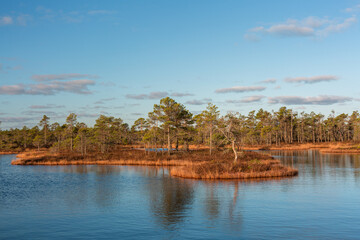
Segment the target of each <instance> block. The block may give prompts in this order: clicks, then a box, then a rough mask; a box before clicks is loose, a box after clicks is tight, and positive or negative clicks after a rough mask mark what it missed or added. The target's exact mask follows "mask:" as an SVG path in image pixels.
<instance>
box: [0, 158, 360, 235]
mask: <svg viewBox="0 0 360 240" xmlns="http://www.w3.org/2000/svg"><path fill="white" fill-rule="evenodd" d="M271 153H272V154H273V155H275V156H276V157H277V158H279V159H281V161H283V163H284V164H286V165H290V166H294V167H296V168H298V169H299V176H297V177H294V178H287V179H278V180H271V181H196V180H188V179H187V180H186V179H179V178H172V177H170V176H169V175H168V171H167V169H162V168H153V167H130V166H12V165H10V161H11V159H13V158H14V155H3V156H0V239H75V238H76V239H79V238H83V239H109V238H110V239H111V238H112V239H239V238H243V239H290V238H291V239H304V238H310V239H359V238H360V205H359V204H360V155H348V154H343V155H328V154H327V155H320V154H319V153H318V152H316V151H298V152H279V151H272V152H271Z"/></svg>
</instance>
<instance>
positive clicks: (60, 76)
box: [31, 73, 98, 82]
mask: <svg viewBox="0 0 360 240" xmlns="http://www.w3.org/2000/svg"><path fill="white" fill-rule="evenodd" d="M31 78H32V79H33V80H35V81H38V82H43V81H52V80H68V79H76V78H91V79H94V78H98V76H97V75H90V74H80V73H63V74H44V75H32V76H31Z"/></svg>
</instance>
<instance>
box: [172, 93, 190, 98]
mask: <svg viewBox="0 0 360 240" xmlns="http://www.w3.org/2000/svg"><path fill="white" fill-rule="evenodd" d="M171 96H173V97H187V96H194V94H192V93H181V92H174V93H172V94H171Z"/></svg>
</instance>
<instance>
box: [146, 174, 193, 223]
mask: <svg viewBox="0 0 360 240" xmlns="http://www.w3.org/2000/svg"><path fill="white" fill-rule="evenodd" d="M147 190H148V194H149V204H150V209H151V211H152V212H153V214H154V216H155V217H156V219H157V220H158V221H159V222H160V224H161V225H163V226H164V227H166V228H174V227H176V226H177V225H178V223H180V222H182V221H184V218H185V217H186V211H187V209H189V208H190V207H191V204H192V203H193V199H194V189H193V187H192V184H191V183H190V182H189V181H186V180H183V179H177V178H170V177H166V176H163V177H162V178H161V180H160V181H153V182H151V183H150V184H148V185H147Z"/></svg>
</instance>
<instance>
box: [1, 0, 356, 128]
mask: <svg viewBox="0 0 360 240" xmlns="http://www.w3.org/2000/svg"><path fill="white" fill-rule="evenodd" d="M359 19H360V0H356V1H355V0H342V1H338V0H317V1H311V0H307V1H304V0H292V1H286V0H281V1H280V0H272V1H268V0H262V1H260V0H242V1H237V0H236V1H231V0H218V1H213V0H197V1H187V0H181V1H180V0H174V1H160V0H159V1H156V0H144V1H140V0H139V1H137V0H131V1H130V0H106V1H92V0H86V1H82V0H78V1H67V0H64V1H41V0H39V1H24V0H23V1H16V0H0V121H1V125H0V128H1V129H9V128H21V127H22V126H24V125H26V126H28V127H32V126H35V125H37V124H38V123H39V122H40V120H41V119H42V116H43V115H44V114H45V115H47V116H48V117H50V122H51V123H53V122H59V123H64V122H65V119H66V117H67V116H68V115H69V114H70V113H72V112H73V113H75V114H77V116H78V121H81V122H85V123H87V124H88V125H89V126H92V125H93V124H94V122H95V119H97V118H98V117H99V115H100V114H103V115H106V116H114V117H116V118H121V119H123V120H124V122H127V123H129V124H130V125H132V124H133V122H134V121H135V120H136V119H138V118H139V117H145V118H146V117H147V113H148V112H151V111H152V110H153V106H154V104H158V103H159V101H160V99H161V98H163V97H166V96H169V97H171V98H173V99H175V100H176V101H177V102H180V103H182V104H184V105H185V106H186V108H187V109H188V110H190V111H191V112H192V113H193V114H198V113H200V112H201V111H202V110H204V109H205V108H206V106H207V103H209V102H211V103H213V104H215V105H217V106H218V107H219V110H221V113H222V114H226V113H227V112H230V111H231V112H239V113H241V114H245V115H246V114H247V113H248V112H249V111H251V110H258V109H260V108H263V109H265V110H268V111H272V110H274V111H277V110H278V109H279V108H280V107H282V106H286V107H288V108H292V109H294V110H295V111H297V112H302V111H304V112H311V111H314V112H316V113H322V114H324V115H325V116H327V115H328V114H330V113H331V111H332V110H334V111H335V112H336V113H349V114H351V113H352V112H353V111H357V110H359V106H360V97H359V96H360V88H359V86H360V83H359V80H360V79H359V76H360V44H359V43H360V31H359V29H360V28H359Z"/></svg>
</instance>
